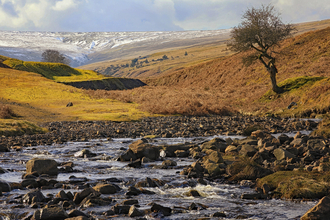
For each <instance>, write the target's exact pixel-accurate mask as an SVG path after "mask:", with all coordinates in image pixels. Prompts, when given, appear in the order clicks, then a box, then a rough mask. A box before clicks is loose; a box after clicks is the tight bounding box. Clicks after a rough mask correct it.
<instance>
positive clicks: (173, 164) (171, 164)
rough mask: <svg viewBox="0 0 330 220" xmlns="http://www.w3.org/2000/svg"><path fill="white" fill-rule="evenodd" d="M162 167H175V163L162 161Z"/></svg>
mask: <svg viewBox="0 0 330 220" xmlns="http://www.w3.org/2000/svg"><path fill="white" fill-rule="evenodd" d="M162 165H165V166H176V165H177V163H176V162H175V161H173V160H164V161H163V162H162Z"/></svg>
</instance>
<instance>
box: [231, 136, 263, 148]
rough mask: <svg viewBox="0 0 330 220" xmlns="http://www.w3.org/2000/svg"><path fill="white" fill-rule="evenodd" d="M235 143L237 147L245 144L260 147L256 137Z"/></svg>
mask: <svg viewBox="0 0 330 220" xmlns="http://www.w3.org/2000/svg"><path fill="white" fill-rule="evenodd" d="M235 143H236V144H237V145H245V144H248V145H254V146H255V145H258V139H257V138H256V137H253V136H249V137H247V138H243V139H240V140H235Z"/></svg>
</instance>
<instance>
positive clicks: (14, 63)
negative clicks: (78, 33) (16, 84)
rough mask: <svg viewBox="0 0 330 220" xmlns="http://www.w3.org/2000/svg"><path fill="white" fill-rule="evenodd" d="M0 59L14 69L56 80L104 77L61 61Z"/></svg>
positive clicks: (2, 57)
mask: <svg viewBox="0 0 330 220" xmlns="http://www.w3.org/2000/svg"><path fill="white" fill-rule="evenodd" d="M0 61H1V62H2V63H3V64H5V65H7V66H9V67H11V68H13V69H16V70H21V71H27V72H33V73H38V74H40V75H42V76H44V77H46V78H48V79H52V80H54V81H56V82H74V81H86V80H100V79H105V78H106V77H105V76H103V75H101V74H98V73H96V72H94V71H91V70H80V69H74V68H71V67H70V66H67V65H64V64H61V63H44V62H28V61H22V60H18V59H12V58H8V57H4V56H1V59H0Z"/></svg>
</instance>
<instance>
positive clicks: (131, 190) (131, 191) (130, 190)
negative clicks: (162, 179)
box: [125, 186, 142, 196]
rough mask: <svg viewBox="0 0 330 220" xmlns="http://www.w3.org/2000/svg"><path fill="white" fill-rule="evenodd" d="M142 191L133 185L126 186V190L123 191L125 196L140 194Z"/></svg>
mask: <svg viewBox="0 0 330 220" xmlns="http://www.w3.org/2000/svg"><path fill="white" fill-rule="evenodd" d="M141 193H142V192H141V190H139V189H137V188H136V187H134V186H130V187H128V191H127V192H126V193H125V194H126V195H127V196H137V195H140V194H141Z"/></svg>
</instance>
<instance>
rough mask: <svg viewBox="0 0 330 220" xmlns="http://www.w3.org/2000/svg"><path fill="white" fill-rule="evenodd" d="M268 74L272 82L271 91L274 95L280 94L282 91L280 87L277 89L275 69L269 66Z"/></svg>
mask: <svg viewBox="0 0 330 220" xmlns="http://www.w3.org/2000/svg"><path fill="white" fill-rule="evenodd" d="M268 72H269V75H270V80H271V81H272V89H273V91H274V92H276V93H281V92H282V89H281V88H280V87H278V86H277V83H276V73H277V71H276V68H275V67H274V66H271V67H270V68H268Z"/></svg>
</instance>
